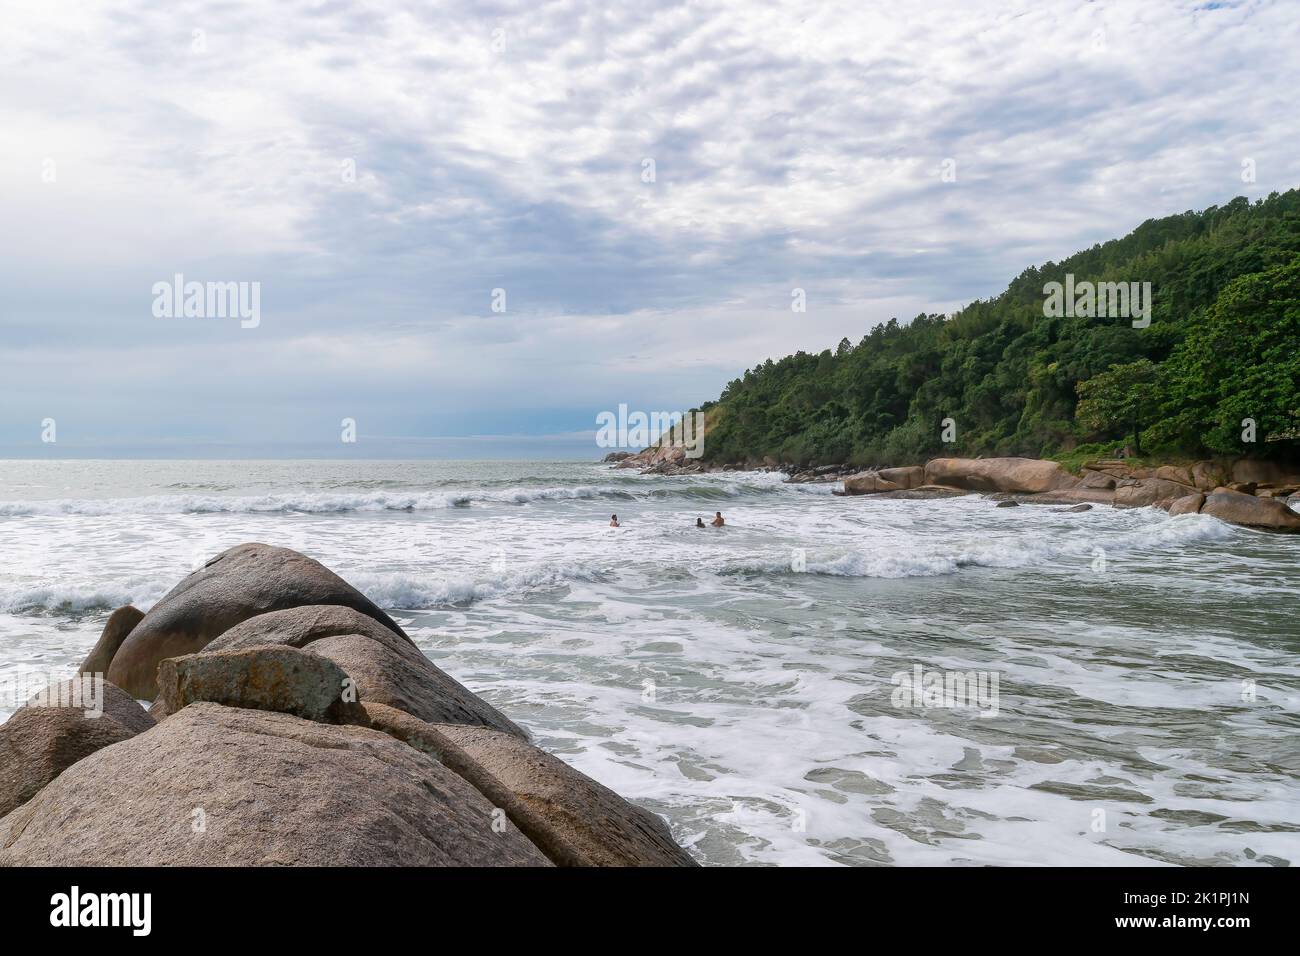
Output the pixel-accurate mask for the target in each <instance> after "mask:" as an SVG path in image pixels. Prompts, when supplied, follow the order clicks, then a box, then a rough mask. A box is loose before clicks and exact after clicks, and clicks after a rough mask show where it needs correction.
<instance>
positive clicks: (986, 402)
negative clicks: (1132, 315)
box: [703, 190, 1300, 464]
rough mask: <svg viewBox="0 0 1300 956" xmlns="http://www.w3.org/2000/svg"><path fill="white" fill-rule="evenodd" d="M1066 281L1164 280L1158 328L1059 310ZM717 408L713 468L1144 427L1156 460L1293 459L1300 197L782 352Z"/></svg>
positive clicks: (1044, 447)
mask: <svg viewBox="0 0 1300 956" xmlns="http://www.w3.org/2000/svg"><path fill="white" fill-rule="evenodd" d="M1067 273H1071V274H1073V276H1074V280H1075V282H1076V283H1078V282H1083V281H1084V280H1088V281H1092V282H1107V281H1123V282H1150V283H1151V284H1152V309H1151V323H1150V326H1149V327H1148V328H1134V327H1133V324H1132V322H1131V320H1130V319H1128V318H1071V317H1065V316H1061V317H1047V316H1045V315H1044V300H1045V298H1046V297H1045V295H1044V285H1045V284H1046V283H1048V282H1051V281H1058V282H1062V283H1063V282H1064V281H1065V276H1066V274H1067ZM1081 398H1082V402H1081ZM703 407H704V408H705V409H711V410H712V411H711V414H710V416H709V421H710V426H711V427H710V430H709V432H708V435H707V439H706V441H705V443H704V444H705V457H706V458H707V459H709V460H711V461H739V460H745V459H752V458H759V457H763V456H766V455H771V456H774V457H776V458H778V459H780V460H782V461H785V462H792V463H796V464H818V463H830V462H855V463H858V464H881V463H887V464H904V463H910V462H916V461H921V460H923V459H925V458H927V457H932V456H934V455H937V454H948V455H972V456H973V455H1027V456H1035V457H1047V456H1051V455H1053V454H1058V453H1061V452H1065V451H1069V450H1071V449H1074V448H1076V447H1078V446H1081V445H1084V444H1087V443H1106V446H1107V447H1110V446H1113V445H1116V444H1121V443H1122V444H1128V445H1132V444H1134V437H1133V436H1134V431H1135V429H1136V431H1137V432H1138V438H1139V441H1140V444H1141V450H1142V451H1144V452H1146V453H1148V454H1151V453H1156V454H1160V453H1165V454H1188V455H1199V454H1206V453H1212V454H1229V455H1230V454H1250V455H1258V456H1267V457H1287V458H1294V457H1296V456H1297V450H1298V449H1300V441H1297V440H1296V439H1295V438H1294V437H1291V438H1285V437H1281V436H1285V435H1292V436H1294V435H1295V434H1296V432H1297V429H1300V190H1291V191H1288V192H1286V193H1283V194H1278V193H1274V194H1272V195H1271V196H1269V198H1268V199H1267V200H1257V201H1256V202H1254V203H1251V202H1250V201H1249V200H1247V199H1245V198H1242V197H1238V198H1237V199H1234V200H1232V201H1231V202H1229V203H1227V204H1226V205H1224V206H1212V207H1210V208H1208V209H1206V210H1204V211H1203V212H1199V213H1197V212H1186V213H1182V214H1181V215H1176V216H1169V217H1167V218H1164V219H1153V220H1148V221H1147V222H1144V223H1143V224H1142V225H1140V226H1138V227H1137V228H1136V229H1135V230H1133V232H1131V233H1130V234H1129V235H1127V236H1125V237H1124V238H1122V239H1115V240H1112V241H1110V242H1107V243H1104V244H1102V245H1098V246H1094V247H1093V248H1091V249H1088V250H1085V251H1083V252H1079V253H1076V254H1075V255H1073V256H1071V257H1069V258H1068V259H1066V260H1064V261H1063V262H1059V263H1057V262H1049V263H1046V264H1044V265H1042V266H1038V267H1035V268H1030V269H1027V270H1025V272H1024V273H1022V274H1021V275H1020V276H1018V277H1017V278H1016V279H1015V280H1014V281H1013V282H1012V283H1011V285H1010V286H1009V287H1008V288H1007V290H1006V291H1005V292H1003V293H1002V294H1001V295H999V296H997V297H996V298H993V299H989V300H987V301H984V300H981V301H976V302H973V303H971V304H970V305H968V306H966V307H965V308H964V309H962V310H961V311H959V312H957V313H956V314H954V315H951V316H943V315H918V316H917V317H916V318H914V319H913V320H912V321H911V322H910V323H907V324H906V325H900V324H899V323H898V321H897V320H896V319H891V320H890V321H889V322H888V323H887V324H885V325H878V326H876V327H875V328H874V329H872V330H871V332H870V333H869V334H867V335H865V336H863V338H862V340H861V341H860V342H858V343H857V344H856V345H855V344H853V343H851V342H850V341H849V340H848V339H844V340H842V341H841V342H840V343H839V345H838V347H837V348H835V349H834V350H831V349H827V350H826V351H824V352H821V353H819V354H809V353H805V352H799V353H797V354H795V355H791V356H787V357H786V358H783V359H780V360H779V361H772V360H771V359H769V360H768V361H766V362H764V363H763V364H762V365H761V366H758V367H757V368H754V369H751V370H749V371H747V372H745V374H744V375H743V376H742V377H741V378H739V379H736V380H735V381H733V382H731V383H730V384H729V385H727V387H726V389H724V391H723V393H722V396H721V397H720V399H719V400H718V401H717V402H710V403H707V404H706V405H704V406H703ZM947 418H951V419H952V420H953V423H954V424H955V431H956V440H955V441H954V442H951V443H945V442H944V441H943V440H942V437H943V436H942V431H943V426H942V425H941V422H942V421H943V420H944V419H947ZM1245 418H1251V419H1253V420H1254V421H1255V422H1256V423H1257V434H1256V438H1257V440H1256V441H1255V442H1253V443H1248V442H1243V441H1242V425H1241V422H1242V419H1245Z"/></svg>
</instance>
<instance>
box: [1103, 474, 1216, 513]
mask: <svg viewBox="0 0 1300 956" xmlns="http://www.w3.org/2000/svg"><path fill="white" fill-rule="evenodd" d="M1195 492H1196V489H1195V488H1192V487H1191V486H1190V485H1182V484H1179V483H1178V482H1176V481H1169V480H1168V479H1165V478H1136V479H1126V480H1124V481H1121V482H1120V483H1119V487H1117V488H1116V489H1115V507H1116V508H1146V507H1149V506H1152V505H1154V506H1157V507H1168V506H1169V505H1170V504H1171V503H1173V502H1175V501H1177V500H1178V499H1179V498H1184V497H1186V496H1187V495H1190V494H1195Z"/></svg>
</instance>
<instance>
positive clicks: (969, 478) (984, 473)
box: [925, 458, 1078, 494]
mask: <svg viewBox="0 0 1300 956" xmlns="http://www.w3.org/2000/svg"><path fill="white" fill-rule="evenodd" d="M925 481H926V484H931V485H947V486H950V487H953V488H966V489H969V490H971V491H1011V492H1018V493H1020V494H1038V493H1040V492H1045V491H1059V490H1061V489H1063V488H1071V487H1073V486H1074V485H1076V484H1077V483H1078V479H1077V478H1075V477H1074V476H1073V475H1071V474H1070V473H1069V472H1068V471H1066V470H1065V469H1064V468H1063V467H1061V465H1060V464H1059V463H1058V462H1055V461H1043V460H1040V459H1037V458H935V459H932V460H931V461H929V462H927V463H926V466H925Z"/></svg>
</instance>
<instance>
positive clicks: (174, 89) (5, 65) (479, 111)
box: [0, 0, 1300, 441]
mask: <svg viewBox="0 0 1300 956" xmlns="http://www.w3.org/2000/svg"><path fill="white" fill-rule="evenodd" d="M864 6H865V5H864V4H862V3H861V2H843V3H827V4H817V5H813V6H811V7H810V6H808V5H795V4H784V5H777V4H768V3H741V2H716V3H704V4H663V5H655V4H646V3H641V2H638V3H613V4H604V5H599V6H597V7H593V6H592V5H590V4H586V3H580V2H577V0H564V2H558V3H551V4H547V5H545V6H542V7H538V6H537V5H535V4H532V3H527V2H523V0H520V2H513V0H509V2H500V3H496V4H489V5H483V4H473V3H468V2H465V3H462V4H461V5H459V6H457V5H439V6H438V7H437V9H425V8H423V7H422V6H411V7H399V6H398V5H396V4H390V3H379V2H370V3H365V2H361V3H356V2H349V3H342V2H326V3H320V2H307V0H297V2H285V3H277V4H262V3H219V4H218V3H203V2H193V0H190V2H176V3H145V2H136V3H114V4H107V3H72V2H62V0H56V2H49V0H39V2H36V0H19V2H17V3H10V4H7V5H6V27H5V30H4V31H3V32H0V90H2V91H3V92H0V208H3V209H4V210H5V213H6V214H5V216H4V221H5V228H4V229H3V230H0V281H2V282H3V288H4V289H5V290H6V295H5V300H6V301H5V303H4V307H3V311H0V327H2V328H3V333H4V349H3V351H0V362H2V363H3V364H2V365H0V370H2V371H3V373H4V378H5V380H6V382H7V383H8V385H7V388H8V389H10V396H9V397H10V401H8V402H6V403H5V407H4V410H3V411H0V439H8V440H10V441H15V440H22V439H23V438H24V436H26V435H27V433H28V432H29V431H31V430H32V429H31V427H29V426H30V423H31V420H32V418H33V416H35V419H36V420H37V421H39V418H40V417H41V414H42V409H44V408H46V407H49V406H53V405H58V406H59V407H61V408H65V409H67V410H66V411H65V412H64V414H65V416H66V415H72V416H74V417H80V418H81V419H82V420H83V422H84V424H85V425H86V428H87V430H88V431H90V432H93V433H94V434H96V435H98V436H100V437H103V438H111V437H112V436H113V435H114V434H123V435H131V436H132V437H135V438H142V437H148V436H151V435H154V434H158V436H159V437H167V438H184V437H187V436H186V435H185V434H180V433H179V432H178V431H177V430H178V429H179V430H180V431H181V432H185V431H188V433H189V434H190V435H191V436H202V435H204V434H208V433H210V432H216V431H223V430H229V428H230V427H232V426H230V423H229V415H231V414H247V421H246V422H244V423H242V424H240V425H239V426H238V427H239V428H243V429H244V430H245V437H246V439H247V440H249V441H255V440H258V438H259V437H263V436H268V437H269V436H270V435H271V434H272V428H271V426H270V425H269V424H267V423H270V422H276V423H278V424H277V426H276V427H278V428H281V429H289V430H292V429H293V428H294V427H302V428H306V427H308V421H309V419H311V420H314V419H313V418H312V416H313V415H316V412H315V409H317V408H318V407H319V406H320V405H321V403H324V402H326V401H327V398H328V396H330V395H337V394H338V393H339V392H344V393H347V394H348V395H349V396H350V401H352V403H353V404H356V405H359V406H362V408H363V412H364V413H367V414H370V415H371V416H372V418H373V417H374V416H380V417H384V418H386V419H388V421H386V423H385V425H386V427H385V428H383V429H382V431H384V432H385V433H387V434H394V435H398V434H416V433H419V432H420V429H422V428H427V427H432V426H431V425H430V422H431V421H433V420H435V419H437V420H439V421H441V420H443V419H445V420H446V421H448V422H460V423H462V427H463V429H464V430H465V431H466V432H475V431H481V430H483V427H485V426H486V425H488V424H491V425H492V427H502V426H501V423H502V422H503V421H504V422H507V423H508V422H509V421H510V410H511V409H512V408H513V409H516V410H518V416H517V419H518V422H519V425H520V427H518V428H507V429H505V430H508V431H512V432H516V431H517V432H523V431H528V430H531V429H533V428H546V427H553V428H556V429H557V430H578V429H582V428H585V427H587V426H588V425H589V419H590V418H591V416H592V415H594V412H595V411H596V410H598V409H600V408H607V407H611V406H612V405H614V404H616V403H617V402H619V401H633V402H642V403H644V404H646V405H647V407H667V406H668V405H670V404H687V403H691V402H698V401H701V400H704V399H707V398H711V397H714V396H715V395H716V393H717V391H718V389H719V388H720V386H721V385H722V384H724V383H725V381H726V380H728V379H729V378H731V377H734V376H735V375H736V374H737V373H739V372H740V371H741V370H742V369H743V368H744V367H746V366H748V365H752V364H755V363H757V362H760V361H762V360H763V359H764V358H767V357H769V356H777V355H780V354H784V353H786V352H788V351H792V350H795V349H798V348H803V349H806V350H810V351H811V350H818V349H820V348H823V347H827V346H832V345H833V344H834V343H835V341H837V340H838V339H839V337H840V336H841V335H848V336H849V337H850V338H851V339H854V340H856V339H857V338H858V337H860V336H861V334H862V333H863V332H865V331H866V330H867V329H868V328H869V326H870V325H872V324H874V323H876V322H879V321H883V320H885V319H887V318H889V317H890V316H891V315H898V316H899V317H900V318H904V319H906V318H909V317H910V316H912V315H914V314H916V313H917V312H920V311H940V310H948V309H951V308H953V307H954V306H955V305H957V304H958V303H960V302H961V301H964V300H967V299H970V298H974V297H977V296H987V295H990V294H993V293H996V292H997V291H999V290H1000V288H1001V287H1002V286H1003V285H1004V284H1005V282H1006V281H1007V280H1008V279H1010V278H1011V277H1012V276H1014V275H1016V274H1018V273H1019V272H1020V271H1021V270H1022V269H1023V268H1024V267H1025V266H1028V265H1031V264H1034V263H1037V262H1041V261H1043V260H1046V259H1052V258H1060V257H1062V256H1064V255H1067V254H1069V253H1070V252H1072V251H1075V250H1076V249H1079V248H1082V247H1085V246H1087V245H1090V244H1092V243H1093V242H1096V241H1101V240H1104V239H1107V238H1110V237H1113V236H1116V235H1120V234H1122V233H1123V232H1125V231H1127V230H1128V229H1130V228H1131V227H1133V226H1134V225H1136V224H1137V223H1139V222H1141V221H1142V220H1143V219H1146V218H1148V217H1151V216H1159V215H1166V214H1170V213H1173V212H1179V211H1182V210H1184V209H1188V208H1194V207H1200V206H1204V205H1208V204H1211V203H1217V202H1223V201H1226V200H1227V199H1229V198H1231V197H1232V196H1233V195H1237V194H1246V195H1250V196H1259V195H1264V194H1266V193H1268V192H1269V191H1271V190H1273V189H1285V188H1289V187H1291V186H1293V185H1295V184H1296V182H1297V180H1300V156H1298V155H1297V154H1296V153H1295V150H1294V143H1295V142H1296V140H1297V136H1296V133H1297V125H1298V124H1297V106H1296V104H1295V102H1294V97H1293V95H1292V93H1291V90H1292V88H1293V87H1294V86H1295V84H1296V80H1297V78H1298V77H1297V74H1298V73H1300V61H1298V60H1297V58H1296V57H1295V56H1294V50H1295V49H1296V40H1297V39H1298V38H1297V25H1296V24H1297V21H1296V18H1295V17H1294V15H1293V12H1292V11H1291V10H1289V9H1288V7H1287V5H1286V4H1282V3H1277V4H1272V3H1262V2H1259V3H1256V2H1242V3H1235V4H1209V3H1201V4H1196V3H1186V2H1175V0H1151V2H1146V3H1142V4H1133V3H1078V2H1066V0H1042V2H1038V0H1036V2H1025V3H1022V4H1020V5H1008V4H1006V3H1000V2H999V3H992V2H959V0H954V2H950V3H934V4H926V5H909V6H908V7H907V9H906V10H903V9H902V8H899V7H897V5H878V6H874V7H871V8H869V9H864ZM196 30H197V31H202V33H201V34H200V35H199V36H200V38H201V41H202V42H201V44H199V46H201V47H202V48H201V49H196V48H195V47H196V42H195V37H196V34H195V32H194V31H196ZM494 31H501V32H499V33H495V32H494ZM1247 157H1250V158H1253V159H1254V160H1255V161H1256V163H1257V173H1258V181H1257V182H1256V183H1254V184H1244V183H1242V182H1241V179H1240V170H1241V162H1242V160H1243V159H1244V158H1247ZM646 158H652V159H653V160H654V162H655V171H656V179H655V181H654V182H653V183H646V182H643V181H642V179H641V174H642V169H643V160H645V159H646ZM948 159H951V160H953V161H954V162H955V164H956V166H955V168H956V172H957V179H956V182H952V183H945V182H943V181H942V179H941V177H940V172H941V170H942V169H943V164H944V161H945V160H948ZM47 160H52V161H53V163H54V164H55V165H54V168H55V169H56V170H57V177H56V180H55V181H54V182H51V183H46V182H42V179H41V177H42V172H43V170H45V169H46V168H47V166H46V161H47ZM349 161H351V162H354V163H355V173H356V175H355V181H347V180H346V177H345V176H344V175H343V171H344V169H345V166H344V164H345V163H348V162H349ZM174 272H183V273H185V274H186V275H187V276H191V277H194V278H202V279H246V280H258V281H261V282H262V283H263V292H264V300H263V313H264V321H263V324H262V326H261V327H260V328H258V329H257V330H247V331H245V330H239V329H238V328H237V327H231V328H224V327H220V326H213V327H204V328H195V327H192V326H185V325H183V324H177V323H176V322H172V323H161V324H160V323H159V322H158V320H153V319H151V318H150V316H149V309H148V306H149V301H150V296H149V289H150V286H151V285H152V283H153V282H154V281H156V280H158V279H160V278H164V277H169V276H170V275H172V274H173V273H174ZM794 285H799V286H801V287H804V288H806V289H807V290H808V296H809V303H810V311H809V312H808V313H807V314H806V315H802V316H799V317H798V320H797V321H794V320H792V316H791V313H790V311H789V289H790V288H791V287H792V286H794ZM496 287H503V288H505V289H506V290H507V292H508V297H509V311H508V312H507V313H506V315H504V316H500V315H494V314H493V313H492V312H491V311H490V309H489V296H490V293H491V290H492V289H493V288H496ZM171 389H178V390H179V389H184V390H185V396H186V398H185V401H184V402H182V403H180V404H181V406H182V407H183V408H184V409H185V413H186V415H187V416H188V417H185V418H177V417H175V416H162V415H161V414H160V412H159V408H160V405H161V406H164V407H165V406H166V405H167V404H169V403H168V402H167V396H168V395H170V394H172V392H171V391H169V390H171ZM632 391H635V392H636V394H634V395H632V394H626V393H628V392H632ZM286 395H288V396H293V398H292V399H290V398H286V397H285V396H286ZM172 404H175V403H172ZM109 408H111V409H112V412H111V413H109V412H105V411H103V410H104V409H109ZM258 408H261V409H262V410H263V414H260V415H258V414H254V413H251V412H247V411H245V412H234V411H232V409H245V410H247V409H253V410H256V409H258ZM217 409H223V410H224V411H222V412H220V413H218V412H217V411H211V412H209V410H217ZM426 409H439V410H446V411H447V412H448V413H447V414H446V415H444V416H442V417H440V416H439V415H430V414H427V413H426V412H425V410H426ZM589 413H590V414H589ZM218 414H222V415H225V416H227V417H226V418H223V419H218V418H216V417H215V416H217V415H218ZM329 414H330V415H332V414H333V413H332V412H330V413H329ZM316 417H319V418H327V417H329V415H326V414H325V413H324V411H321V413H320V414H319V415H316ZM295 422H297V423H298V426H295V424H294V423H295ZM162 432H166V434H165V435H164V434H161V433H162Z"/></svg>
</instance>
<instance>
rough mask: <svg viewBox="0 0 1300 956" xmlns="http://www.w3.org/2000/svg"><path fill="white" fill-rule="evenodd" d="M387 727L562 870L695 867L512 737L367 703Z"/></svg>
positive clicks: (651, 824) (655, 826)
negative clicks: (463, 783) (478, 795)
mask: <svg viewBox="0 0 1300 956" xmlns="http://www.w3.org/2000/svg"><path fill="white" fill-rule="evenodd" d="M366 712H367V714H368V716H369V717H370V720H371V724H372V726H374V727H376V728H382V729H383V730H385V731H386V732H388V733H390V734H392V735H393V736H395V737H397V738H398V739H400V740H403V741H405V742H406V743H408V744H409V745H410V746H412V747H415V748H416V749H419V750H423V751H425V752H426V753H430V754H432V755H435V756H436V757H437V759H438V760H440V761H442V762H443V763H445V764H446V765H447V766H448V767H450V768H451V769H453V770H455V771H456V772H457V773H459V774H460V775H461V776H462V777H464V778H465V779H466V780H468V781H469V782H470V783H472V784H473V785H474V786H475V787H476V788H477V789H478V790H479V791H480V792H482V793H483V794H484V795H485V796H486V797H487V799H488V800H490V801H491V802H492V803H493V804H494V805H495V806H498V807H501V809H503V810H504V811H505V812H506V815H507V816H508V817H509V818H510V820H511V821H512V822H513V823H515V824H516V825H517V826H518V827H519V829H520V830H521V831H522V832H523V833H524V834H525V835H526V836H528V838H529V839H530V840H532V841H533V843H534V844H535V845H537V846H538V847H539V848H540V849H541V850H542V851H543V852H544V853H546V855H547V857H548V858H550V859H551V860H552V861H553V862H555V863H557V864H559V865H561V866H694V865H696V864H695V861H694V860H693V859H691V857H690V855H689V854H688V853H686V851H685V850H683V849H682V848H681V847H679V846H678V845H677V844H676V843H675V842H674V841H673V838H672V834H671V833H670V832H669V830H668V827H667V826H666V825H665V824H664V822H663V821H662V820H660V819H659V818H658V817H657V816H655V815H654V814H653V813H650V812H649V811H648V810H645V809H643V808H641V807H638V806H636V805H634V804H631V803H628V802H627V801H626V800H624V799H623V798H622V797H620V796H619V795H618V794H616V793H614V792H613V791H612V790H609V789H608V788H606V787H604V786H602V785H601V784H599V783H597V782H596V781H595V780H592V779H591V778H590V777H588V776H586V775H585V774H582V773H579V772H578V771H577V770H574V769H573V768H572V767H570V766H569V765H568V764H566V763H565V762H564V761H562V760H560V759H558V758H556V757H553V756H551V755H550V754H548V753H546V752H545V751H543V750H539V749H538V748H537V747H534V746H533V745H532V744H529V743H527V742H525V741H522V740H519V739H518V738H517V737H514V736H511V735H509V734H502V733H500V732H498V731H494V730H488V729H486V728H483V727H467V726H464V725H462V724H429V723H425V722H424V721H420V720H417V719H415V718H413V717H411V716H410V715H409V714H405V713H403V712H401V711H398V710H394V709H393V708H391V707H384V706H383V705H370V704H368V705H366Z"/></svg>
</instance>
